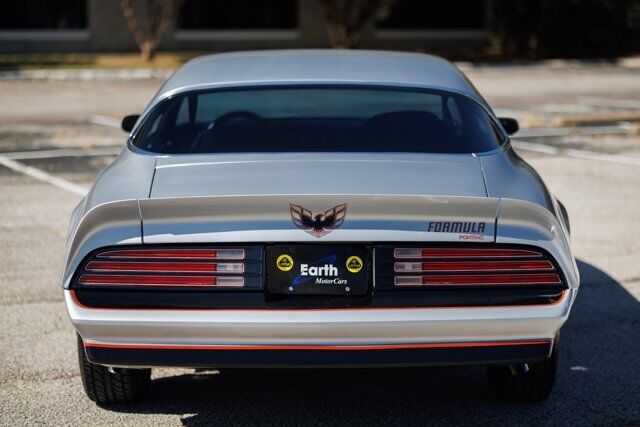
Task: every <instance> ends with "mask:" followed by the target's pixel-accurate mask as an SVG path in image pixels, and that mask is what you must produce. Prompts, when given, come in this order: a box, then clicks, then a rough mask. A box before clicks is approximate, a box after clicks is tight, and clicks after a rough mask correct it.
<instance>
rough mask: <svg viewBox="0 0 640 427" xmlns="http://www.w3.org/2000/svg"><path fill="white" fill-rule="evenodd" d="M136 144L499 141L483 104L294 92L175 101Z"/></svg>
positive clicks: (358, 147) (420, 148) (291, 147)
mask: <svg viewBox="0 0 640 427" xmlns="http://www.w3.org/2000/svg"><path fill="white" fill-rule="evenodd" d="M133 144H134V145H135V146H137V147H139V148H141V149H143V150H147V151H152V152H156V153H166V154H185V153H246V152H417V153H472V152H481V151H487V150H491V149H494V148H496V147H498V146H499V145H500V137H499V135H498V133H497V132H496V130H495V128H494V127H493V125H492V123H491V120H490V119H489V117H488V116H487V114H486V113H485V111H484V110H483V109H482V108H481V107H480V106H479V105H478V104H476V103H475V102H474V101H472V100H471V99H469V98H466V97H464V96H461V95H457V94H453V93H448V92H442V91H413V90H402V89H397V90H396V89H382V88H352V87H300V88H295V87H289V88H277V89H276V88H270V89H266V88H262V89H260V88H256V89H250V90H247V89H243V90H224V91H220V90H218V91H209V92H190V93H186V94H182V95H177V96H175V97H172V98H170V99H169V100H166V101H163V102H161V103H160V104H159V105H158V106H157V107H156V108H154V109H153V111H152V112H151V114H150V115H149V116H148V117H147V118H146V120H145V122H144V124H143V126H142V128H141V130H140V131H139V132H138V134H137V135H136V136H135V137H134V139H133Z"/></svg>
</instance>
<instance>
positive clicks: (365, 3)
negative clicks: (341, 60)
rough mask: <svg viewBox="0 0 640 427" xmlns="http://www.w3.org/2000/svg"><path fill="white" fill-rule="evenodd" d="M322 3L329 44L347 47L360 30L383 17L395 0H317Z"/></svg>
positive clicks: (357, 38)
mask: <svg viewBox="0 0 640 427" xmlns="http://www.w3.org/2000/svg"><path fill="white" fill-rule="evenodd" d="M318 1H319V2H320V4H321V5H322V9H323V13H324V18H325V21H326V23H327V29H328V31H329V40H330V41H331V46H332V47H333V48H335V49H349V48H352V47H355V46H356V45H357V44H358V42H359V41H360V36H361V35H362V32H363V31H364V30H365V29H367V28H368V27H369V26H370V25H372V24H373V23H375V22H376V21H379V20H380V19H383V18H384V17H385V16H387V14H388V13H389V9H390V8H391V6H392V5H393V4H394V3H395V2H396V1H397V0H318Z"/></svg>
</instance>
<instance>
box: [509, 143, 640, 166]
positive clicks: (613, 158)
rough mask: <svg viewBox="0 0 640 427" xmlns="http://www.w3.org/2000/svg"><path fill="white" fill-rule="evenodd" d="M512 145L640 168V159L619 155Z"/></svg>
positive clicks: (529, 149) (520, 144)
mask: <svg viewBox="0 0 640 427" xmlns="http://www.w3.org/2000/svg"><path fill="white" fill-rule="evenodd" d="M511 144H512V145H513V146H514V147H516V148H518V149H521V150H528V151H535V152H538V153H544V154H550V155H562V156H567V157H575V158H579V159H589V160H599V161H602V162H611V163H621V164H625V165H633V166H640V157H631V156H621V155H619V154H607V153H596V152H595V151H587V150H575V149H573V148H558V147H553V146H551V145H545V144H536V143H531V142H524V141H516V140H513V141H511Z"/></svg>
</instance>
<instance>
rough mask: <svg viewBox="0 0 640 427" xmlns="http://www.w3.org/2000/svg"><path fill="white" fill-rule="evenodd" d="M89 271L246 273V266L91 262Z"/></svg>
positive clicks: (192, 263) (227, 263)
mask: <svg viewBox="0 0 640 427" xmlns="http://www.w3.org/2000/svg"><path fill="white" fill-rule="evenodd" d="M85 270H87V271H100V272H132V271H144V272H168V273H237V274H241V273H244V264H243V263H240V262H237V263H231V262H116V261H91V262H90V263H89V264H87V266H86V267H85Z"/></svg>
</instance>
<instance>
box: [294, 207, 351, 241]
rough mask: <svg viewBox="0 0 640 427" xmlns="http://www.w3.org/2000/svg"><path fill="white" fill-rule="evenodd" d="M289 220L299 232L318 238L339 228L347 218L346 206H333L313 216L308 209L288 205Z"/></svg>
mask: <svg viewBox="0 0 640 427" xmlns="http://www.w3.org/2000/svg"><path fill="white" fill-rule="evenodd" d="M289 206H290V208H291V219H292V220H293V223H294V224H295V225H296V227H298V228H299V229H300V230H304V231H306V232H307V233H309V234H311V235H312V236H313V237H317V238H320V237H322V236H326V235H327V234H329V233H331V232H332V231H333V230H335V229H336V228H338V227H340V226H341V225H342V223H343V222H344V218H345V217H346V216H347V204H346V203H344V204H342V205H338V206H335V207H333V208H331V209H329V210H327V211H325V213H323V214H317V215H315V216H314V215H313V213H311V211H310V210H309V209H305V208H303V207H302V206H298V205H294V204H292V203H289Z"/></svg>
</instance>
